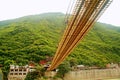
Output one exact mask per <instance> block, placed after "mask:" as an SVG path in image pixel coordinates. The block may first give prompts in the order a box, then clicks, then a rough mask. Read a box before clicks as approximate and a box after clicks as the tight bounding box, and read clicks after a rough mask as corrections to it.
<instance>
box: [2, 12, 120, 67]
mask: <svg viewBox="0 0 120 80" xmlns="http://www.w3.org/2000/svg"><path fill="white" fill-rule="evenodd" d="M64 16H65V15H64V14H62V13H46V14H40V15H32V16H25V17H22V18H18V19H15V20H12V21H10V20H9V21H2V22H0V64H3V65H6V64H8V63H17V64H19V65H24V64H27V63H28V62H29V61H34V62H36V63H38V62H39V61H40V60H43V59H45V58H46V56H53V55H54V54H55V51H56V49H57V45H58V43H59V41H60V38H61V36H62V34H63V32H64V29H65V27H66V25H65V22H64ZM71 59H72V60H75V61H77V63H78V64H85V65H98V66H101V67H102V66H104V65H105V64H107V63H111V62H115V63H118V62H120V28H119V27H115V26H112V25H108V24H103V23H96V24H95V25H94V27H93V28H92V29H91V30H90V32H89V33H88V34H87V35H86V36H85V37H84V39H83V40H82V41H81V42H80V44H79V45H78V46H77V47H76V48H75V49H74V50H73V52H72V53H71V54H70V55H69V57H68V58H67V60H71Z"/></svg>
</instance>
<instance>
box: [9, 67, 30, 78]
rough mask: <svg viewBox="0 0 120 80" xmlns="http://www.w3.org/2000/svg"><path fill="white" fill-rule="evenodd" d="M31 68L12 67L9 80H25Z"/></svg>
mask: <svg viewBox="0 0 120 80" xmlns="http://www.w3.org/2000/svg"><path fill="white" fill-rule="evenodd" d="M29 70H30V68H29V66H28V65H26V66H18V65H16V66H15V65H10V72H9V74H8V80H24V79H25V77H26V75H27V73H28V72H29Z"/></svg>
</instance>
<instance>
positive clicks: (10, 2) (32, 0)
mask: <svg viewBox="0 0 120 80" xmlns="http://www.w3.org/2000/svg"><path fill="white" fill-rule="evenodd" d="M70 1H74V0H0V21H2V20H7V19H14V18H18V17H22V16H26V15H35V14H41V13H46V12H62V13H66V11H67V8H68V5H69V3H70ZM98 21H99V22H103V23H108V24H112V25H116V26H120V0H113V2H112V4H111V5H110V6H109V8H108V9H107V10H106V11H105V13H104V14H103V15H102V16H101V17H100V19H99V20H98Z"/></svg>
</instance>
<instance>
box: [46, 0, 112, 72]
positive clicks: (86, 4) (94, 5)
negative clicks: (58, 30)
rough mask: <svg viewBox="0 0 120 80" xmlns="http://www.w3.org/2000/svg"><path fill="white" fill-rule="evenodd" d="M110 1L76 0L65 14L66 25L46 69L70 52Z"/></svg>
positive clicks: (59, 61)
mask: <svg viewBox="0 0 120 80" xmlns="http://www.w3.org/2000/svg"><path fill="white" fill-rule="evenodd" d="M111 2H112V0H77V1H76V3H75V6H74V9H73V10H72V14H71V15H67V16H66V17H67V24H68V25H67V28H66V30H65V32H64V34H63V37H62V39H61V41H60V43H59V46H58V49H57V51H56V54H55V56H54V58H53V61H52V64H51V66H50V68H48V70H53V69H55V68H56V67H57V66H58V65H59V64H60V63H61V62H62V61H63V60H64V59H65V58H66V56H68V55H69V54H70V52H71V51H72V49H73V48H74V47H75V46H76V45H77V44H78V42H79V41H80V40H81V39H82V38H83V37H84V36H85V34H86V33H87V32H88V31H89V29H90V28H91V27H92V25H93V24H94V23H95V22H96V20H98V18H99V17H100V16H101V15H102V13H103V12H104V11H105V10H106V9H107V7H108V6H109V5H110V3H111Z"/></svg>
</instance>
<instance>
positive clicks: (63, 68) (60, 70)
mask: <svg viewBox="0 0 120 80" xmlns="http://www.w3.org/2000/svg"><path fill="white" fill-rule="evenodd" d="M69 71H70V64H69V62H63V63H62V64H60V66H59V67H58V72H57V76H58V77H60V78H62V79H63V80H64V76H65V74H66V73H68V72H69Z"/></svg>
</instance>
